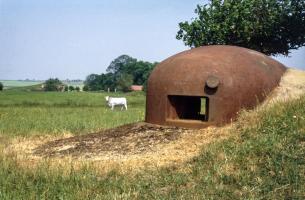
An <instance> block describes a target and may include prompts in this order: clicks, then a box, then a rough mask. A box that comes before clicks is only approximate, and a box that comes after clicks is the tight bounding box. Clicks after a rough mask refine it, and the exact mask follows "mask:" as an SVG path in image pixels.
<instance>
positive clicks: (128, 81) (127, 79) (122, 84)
mask: <svg viewBox="0 0 305 200" xmlns="http://www.w3.org/2000/svg"><path fill="white" fill-rule="evenodd" d="M132 83H133V77H132V75H131V74H122V75H121V76H120V78H119V79H118V81H117V86H118V89H119V90H122V91H123V92H128V91H130V86H131V85H132Z"/></svg>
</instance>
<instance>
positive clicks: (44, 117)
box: [0, 90, 145, 136]
mask: <svg viewBox="0 0 305 200" xmlns="http://www.w3.org/2000/svg"><path fill="white" fill-rule="evenodd" d="M107 95H112V96H126V98H127V101H128V107H129V108H128V110H127V111H125V110H124V111H122V112H119V111H120V109H121V108H118V107H116V108H115V110H114V111H111V110H110V108H109V107H108V106H107V105H106V101H105V96H107ZM144 101H145V98H144V95H143V93H129V94H127V95H125V94H121V93H110V94H109V93H87V92H86V93H85V92H64V93H63V92H62V93H61V92H24V91H14V90H12V91H10V90H6V91H4V92H0V120H1V123H0V134H2V135H5V136H20V135H22V136H30V135H33V134H34V135H37V134H38V135H39V134H60V133H66V132H69V133H72V134H82V133H89V132H94V131H98V130H101V129H105V128H111V127H115V126H119V125H122V124H126V123H131V122H136V121H143V119H144V104H145V102H144Z"/></svg>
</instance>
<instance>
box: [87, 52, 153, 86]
mask: <svg viewBox="0 0 305 200" xmlns="http://www.w3.org/2000/svg"><path fill="white" fill-rule="evenodd" d="M156 65H157V63H156V62H155V63H150V62H145V61H139V60H137V59H135V58H132V57H130V56H128V55H121V56H119V57H118V58H116V59H114V60H113V61H112V62H111V63H110V65H109V66H108V68H107V69H106V72H107V73H102V74H100V75H99V74H90V75H88V76H87V78H86V81H85V85H84V87H83V90H84V91H98V90H105V91H107V90H108V89H109V90H111V91H113V90H115V89H118V90H121V91H124V92H126V91H128V90H129V89H130V86H131V85H143V86H144V88H145V86H146V81H147V79H148V76H149V74H150V73H151V71H152V70H153V68H154V67H155V66H156Z"/></svg>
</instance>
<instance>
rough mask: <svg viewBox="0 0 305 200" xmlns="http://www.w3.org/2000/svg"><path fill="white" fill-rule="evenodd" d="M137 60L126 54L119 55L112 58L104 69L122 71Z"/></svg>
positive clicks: (115, 71) (113, 71) (114, 71)
mask: <svg viewBox="0 0 305 200" xmlns="http://www.w3.org/2000/svg"><path fill="white" fill-rule="evenodd" d="M136 62H137V59H135V58H132V57H130V56H128V55H121V56H119V57H117V58H116V59H114V60H113V61H112V62H111V63H110V65H109V66H108V67H107V69H106V71H107V72H110V73H113V74H117V73H122V72H124V71H125V70H126V68H128V66H130V65H132V64H134V63H136Z"/></svg>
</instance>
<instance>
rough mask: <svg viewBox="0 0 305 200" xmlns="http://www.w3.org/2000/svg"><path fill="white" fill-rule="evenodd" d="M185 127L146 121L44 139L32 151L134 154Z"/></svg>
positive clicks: (176, 136) (74, 154) (167, 140)
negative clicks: (44, 141) (79, 134)
mask: <svg viewBox="0 0 305 200" xmlns="http://www.w3.org/2000/svg"><path fill="white" fill-rule="evenodd" d="M187 130H188V129H184V128H178V127H165V126H158V125H153V124H148V123H144V122H141V123H134V124H127V125H123V126H120V127H117V128H112V129H107V130H104V131H101V132H98V133H91V134H87V135H81V136H75V137H70V138H64V139H59V140H55V141H50V142H47V143H46V144H43V145H41V146H39V147H37V148H35V149H34V150H33V153H34V154H35V155H37V156H43V157H56V156H59V157H63V156H67V155H69V156H72V157H80V156H81V157H85V158H93V157H96V156H110V155H112V156H113V155H136V154H143V153H145V152H151V151H156V150H157V149H156V146H157V145H158V144H167V143H170V142H171V141H174V140H177V139H179V138H180V136H181V133H183V132H186V131H187Z"/></svg>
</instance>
